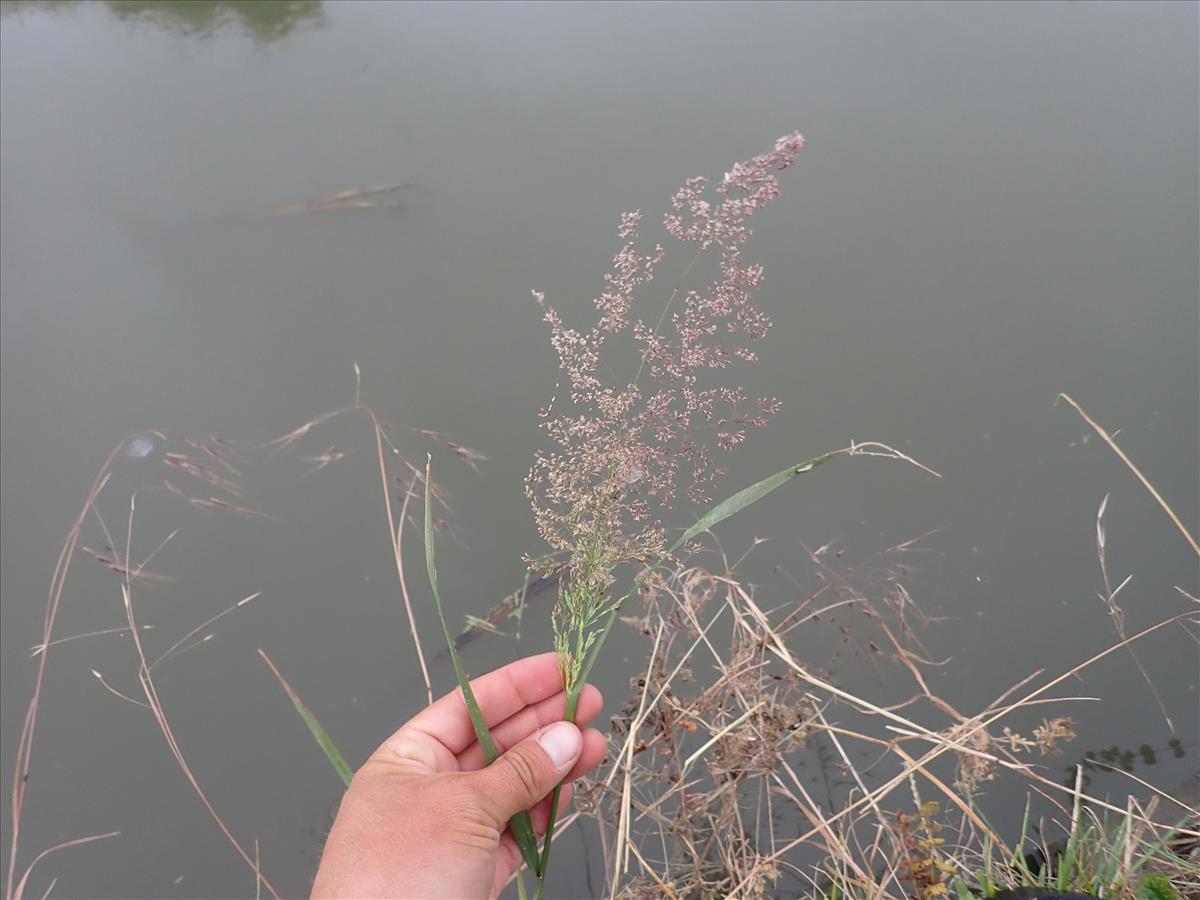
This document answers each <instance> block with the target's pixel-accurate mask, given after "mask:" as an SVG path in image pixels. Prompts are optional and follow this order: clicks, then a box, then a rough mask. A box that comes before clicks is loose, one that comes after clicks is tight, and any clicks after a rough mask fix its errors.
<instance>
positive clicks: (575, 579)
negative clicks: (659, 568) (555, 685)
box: [526, 134, 804, 662]
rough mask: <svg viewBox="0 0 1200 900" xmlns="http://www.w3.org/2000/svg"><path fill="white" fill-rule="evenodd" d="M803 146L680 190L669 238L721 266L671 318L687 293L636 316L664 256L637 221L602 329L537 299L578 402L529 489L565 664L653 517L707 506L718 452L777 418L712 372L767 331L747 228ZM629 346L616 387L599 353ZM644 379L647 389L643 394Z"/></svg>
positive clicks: (555, 431) (604, 301)
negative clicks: (756, 298) (558, 572)
mask: <svg viewBox="0 0 1200 900" xmlns="http://www.w3.org/2000/svg"><path fill="white" fill-rule="evenodd" d="M803 143H804V142H803V138H801V136H800V135H799V134H789V135H786V136H784V137H782V138H780V139H779V140H778V141H776V143H775V147H774V149H772V150H771V151H770V152H768V153H764V154H762V155H760V156H756V157H754V158H753V159H750V160H748V161H745V162H740V163H737V164H736V165H735V166H734V167H733V168H732V169H731V170H730V171H729V172H727V173H726V175H725V177H724V178H723V179H722V180H721V182H720V183H719V184H717V185H716V186H715V187H714V191H715V193H716V195H717V196H716V198H714V200H713V201H710V200H707V199H705V196H706V194H707V193H708V189H709V184H708V181H707V179H705V178H692V179H689V180H688V181H687V182H686V183H685V184H684V186H683V187H682V188H680V189H679V191H678V192H676V194H675V196H674V197H673V198H672V206H673V208H674V212H672V213H670V214H668V215H667V216H665V218H664V225H665V227H666V230H667V232H668V233H669V234H670V235H671V236H672V237H674V238H676V239H677V240H679V241H680V242H682V243H684V244H687V245H691V246H692V247H693V248H694V251H695V258H694V259H693V261H692V262H693V264H694V263H695V262H696V261H697V260H698V259H699V258H700V257H701V256H702V255H703V254H704V253H705V252H706V251H710V250H712V251H714V252H715V253H719V255H720V260H719V263H720V265H719V271H718V274H717V276H716V278H715V279H714V280H713V281H712V283H710V284H709V285H708V286H707V287H706V288H704V289H703V290H699V291H697V290H688V291H686V292H684V293H683V297H682V302H681V304H680V305H679V307H678V308H673V306H674V300H675V297H676V294H678V293H680V291H679V290H678V289H677V290H676V292H675V293H674V294H672V296H671V300H670V301H668V307H667V309H666V310H664V312H663V315H662V318H661V319H660V320H659V321H658V323H657V324H655V325H651V324H648V323H647V322H645V321H643V320H641V319H638V318H635V317H634V315H633V311H634V308H635V303H636V301H637V294H638V292H639V291H640V290H641V289H643V288H644V287H645V286H646V285H648V284H650V283H651V282H652V281H653V279H654V276H655V271H656V269H657V267H658V265H659V264H660V263H661V262H662V260H663V258H664V256H665V253H666V251H665V250H664V248H663V247H662V246H661V245H656V246H655V247H654V248H653V249H652V250H649V251H648V252H647V251H644V250H643V249H641V248H639V246H638V244H639V235H638V232H639V228H640V226H641V222H642V214H641V213H640V212H632V213H626V214H624V215H623V216H622V218H621V226H620V228H619V230H618V234H619V236H620V238H621V240H622V241H623V242H624V243H623V246H622V247H621V249H620V251H619V252H618V253H617V254H616V256H615V258H614V259H613V267H612V270H611V271H610V272H609V273H608V274H606V275H605V276H604V280H605V285H604V290H603V291H602V292H601V294H600V296H599V297H597V298H596V299H595V305H596V308H597V310H598V311H599V313H600V318H599V320H598V321H597V322H596V323H595V324H594V325H593V326H592V327H591V328H590V329H588V330H583V331H581V330H577V329H575V328H571V327H568V326H567V325H566V324H565V323H564V322H563V319H562V317H561V316H560V315H559V314H558V313H557V312H556V311H555V310H554V309H553V308H551V307H550V306H548V305H547V304H546V301H545V296H544V295H543V294H540V293H537V292H535V293H534V297H535V298H536V299H537V301H538V303H539V304H540V305H541V306H542V308H543V310H544V313H545V321H546V323H547V324H548V325H549V326H550V330H551V342H552V344H553V346H554V349H555V350H556V351H557V352H558V357H559V365H560V368H561V369H562V372H563V373H564V375H565V378H566V380H567V382H568V387H569V393H570V401H571V403H570V407H571V408H570V409H569V411H567V412H561V413H558V414H551V413H550V412H549V411H547V413H546V418H547V421H546V423H545V427H546V429H547V430H548V432H549V433H550V435H551V437H552V438H553V440H554V443H555V444H556V445H557V446H556V448H555V449H553V450H551V451H546V452H542V453H539V454H538V456H537V458H536V461H535V463H534V466H533V468H532V470H531V471H530V473H529V478H528V480H527V483H526V492H527V494H528V496H529V498H530V501H531V504H532V506H533V510H534V514H535V516H536V518H537V524H538V528H539V530H540V532H541V534H542V536H543V538H544V539H545V540H546V542H547V543H548V544H549V545H550V547H551V548H552V549H553V550H555V551H560V552H565V553H567V554H569V556H570V559H569V562H568V563H567V564H566V565H567V569H566V573H565V575H566V577H564V578H563V580H562V582H561V587H560V603H559V606H558V609H557V611H556V616H557V618H556V635H558V636H559V638H560V639H559V640H558V641H556V643H557V644H558V645H559V646H558V649H559V651H560V653H562V654H563V655H564V661H565V662H569V661H570V659H572V658H573V659H575V660H578V659H579V657H580V655H581V654H582V653H583V652H585V651H586V649H587V646H588V645H589V644H590V638H589V636H588V633H587V631H588V626H589V624H590V623H592V622H594V621H595V619H596V618H597V617H598V616H599V615H600V613H601V612H603V611H604V608H605V603H606V600H607V597H608V590H609V588H610V586H611V584H612V580H613V577H614V575H613V573H614V570H615V569H616V567H617V566H618V565H620V564H621V563H625V562H649V561H651V560H654V559H657V558H658V557H659V556H660V555H661V554H662V552H663V549H664V532H663V529H662V527H661V525H660V524H659V523H658V521H657V520H656V515H655V511H656V509H668V508H670V506H671V503H672V500H673V499H674V498H675V496H676V494H677V493H678V492H680V491H682V492H683V493H684V494H685V495H686V496H687V497H689V498H690V499H692V500H693V501H696V502H702V501H704V500H706V499H708V497H707V490H708V488H709V487H711V486H712V485H713V484H714V483H715V482H716V480H717V479H718V478H720V476H721V475H723V474H724V469H722V468H721V467H720V466H718V465H717V463H716V461H715V460H714V458H713V450H714V448H717V449H719V450H723V451H727V450H731V449H732V448H734V447H736V446H737V445H738V444H739V443H741V442H742V440H743V439H744V438H745V436H746V431H747V429H748V428H751V427H755V426H762V425H765V424H766V422H767V418H768V417H769V416H770V415H772V414H774V413H775V412H776V411H777V410H778V408H779V403H778V401H776V400H775V399H773V398H760V399H757V400H751V399H750V398H748V397H747V396H746V394H745V391H744V390H743V389H742V388H740V387H734V386H729V385H715V386H712V385H710V384H709V382H710V381H711V380H712V379H711V372H712V370H719V369H725V368H726V367H728V366H729V365H730V364H731V363H732V362H733V360H735V359H738V360H743V361H745V362H753V361H754V360H755V358H756V356H755V354H754V352H753V351H752V350H751V349H750V348H749V346H748V345H749V344H751V343H753V342H755V341H757V340H759V339H761V338H762V337H763V336H764V335H765V334H766V332H767V330H768V328H769V327H770V324H771V323H770V320H769V319H768V318H767V316H765V315H764V314H763V313H762V312H761V311H760V310H759V309H757V308H756V307H755V306H754V305H753V302H752V300H753V295H754V292H755V290H756V289H757V288H758V287H759V285H760V284H761V283H762V278H763V272H762V267H761V266H758V265H753V264H748V263H745V262H744V261H743V259H742V250H741V246H742V244H744V243H745V242H746V240H747V239H748V238H749V237H750V228H749V227H748V225H747V221H748V220H749V218H750V217H751V216H752V215H753V214H754V213H755V212H756V211H757V210H759V209H762V208H763V207H764V206H766V205H767V204H768V203H769V202H770V201H771V200H773V199H774V198H775V197H777V196H779V192H780V191H779V182H778V179H777V177H776V173H777V172H779V171H781V170H783V169H786V168H788V167H789V166H791V165H792V163H793V162H794V161H795V159H796V155H797V154H798V153H799V151H800V148H801V147H802V146H803ZM691 268H692V267H691V266H689V267H688V270H687V272H690V270H691ZM687 272H685V275H684V277H686V275H687ZM668 315H670V319H669V324H670V327H669V328H667V327H664V326H666V325H667V324H668V318H667V317H668ZM619 336H625V337H626V338H632V341H633V342H634V345H635V347H636V349H637V350H638V353H639V356H640V358H641V367H640V368H639V370H638V372H637V374H636V375H635V376H634V378H633V380H632V381H631V382H629V383H625V384H611V383H606V382H605V380H604V379H603V378H602V377H601V371H602V370H601V355H602V352H603V351H604V349H605V347H606V345H608V344H609V343H610V341H612V340H613V339H614V338H617V337H619ZM643 373H644V374H645V375H647V376H648V384H647V385H641V384H639V380H640V379H641V377H642V375H643ZM705 376H709V377H708V378H706V377H705Z"/></svg>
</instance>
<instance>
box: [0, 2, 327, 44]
mask: <svg viewBox="0 0 1200 900" xmlns="http://www.w3.org/2000/svg"><path fill="white" fill-rule="evenodd" d="M322 2H323V0H103V5H104V6H105V7H107V8H108V10H109V11H110V12H112V14H113V15H114V16H116V17H117V18H118V19H120V20H122V21H124V22H132V23H145V24H149V25H154V26H155V27H158V28H162V29H164V30H166V31H173V32H176V33H178V34H181V35H184V36H187V37H192V38H207V37H211V36H212V35H213V34H214V33H215V32H216V31H218V30H220V29H222V28H225V27H227V26H231V27H235V28H239V29H241V30H242V31H243V32H245V33H246V34H247V35H249V36H250V37H251V38H253V39H254V40H255V41H256V42H257V43H260V44H268V43H270V42H271V41H277V40H279V39H281V38H284V37H287V36H288V35H289V34H292V33H293V32H295V31H297V30H301V29H306V28H314V27H319V26H320V25H321V24H322V23H323V21H324V17H325V12H324V9H323V8H322ZM78 5H79V2H78V0H65V2H57V0H50V2H46V0H10V2H5V3H4V4H3V5H2V6H0V9H3V11H4V12H6V13H15V12H18V11H21V10H26V9H35V10H41V11H58V12H71V11H72V10H73V8H74V7H76V6H78Z"/></svg>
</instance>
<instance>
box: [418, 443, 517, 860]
mask: <svg viewBox="0 0 1200 900" xmlns="http://www.w3.org/2000/svg"><path fill="white" fill-rule="evenodd" d="M432 476H433V458H432V457H426V460H425V569H426V570H427V571H428V573H429V587H430V589H431V590H432V591H433V605H434V606H435V607H437V614H438V621H439V622H441V623H442V634H443V635H444V636H445V638H446V647H447V648H448V649H449V651H450V660H451V662H453V663H454V675H455V677H456V678H457V679H458V686H459V687H460V688H462V692H463V700H464V701H465V702H466V704H467V714H468V715H469V716H470V717H471V725H472V726H473V727H474V728H475V737H477V738H478V739H479V746H480V749H482V750H483V755H484V758H485V759H486V760H487V761H488V764H489V765H491V764H492V763H493V762H495V761H496V757H498V756H499V755H500V754H499V752H497V750H496V742H495V741H493V740H492V733H491V732H490V731H488V727H487V722H485V721H484V718H483V713H482V712H480V709H479V703H478V702H477V701H476V700H475V692H474V691H473V690H471V679H469V678H468V677H467V670H466V669H464V668H463V664H462V658H461V657H460V656H459V655H458V648H457V647H455V645H454V635H452V634H451V633H450V627H449V626H448V625H447V624H446V613H445V611H444V610H443V608H442V595H441V592H440V591H439V590H438V580H437V562H436V560H435V557H434V547H433V491H432V490H431V489H430V485H431V484H432V483H433V482H432ZM508 827H509V828H510V829H512V833H513V838H514V839H515V840H516V842H517V846H518V847H520V848H521V856H522V858H524V860H525V865H527V866H529V870H530V871H531V872H535V873H536V872H537V871H538V870H539V869H540V859H539V857H538V851H537V839H536V838H535V837H534V836H533V821H532V820H531V819H530V818H529V813H528V812H525V811H524V810H522V811H521V812H519V813H517V814H516V815H515V816H513V817H512V818H511V819H509V820H508Z"/></svg>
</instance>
